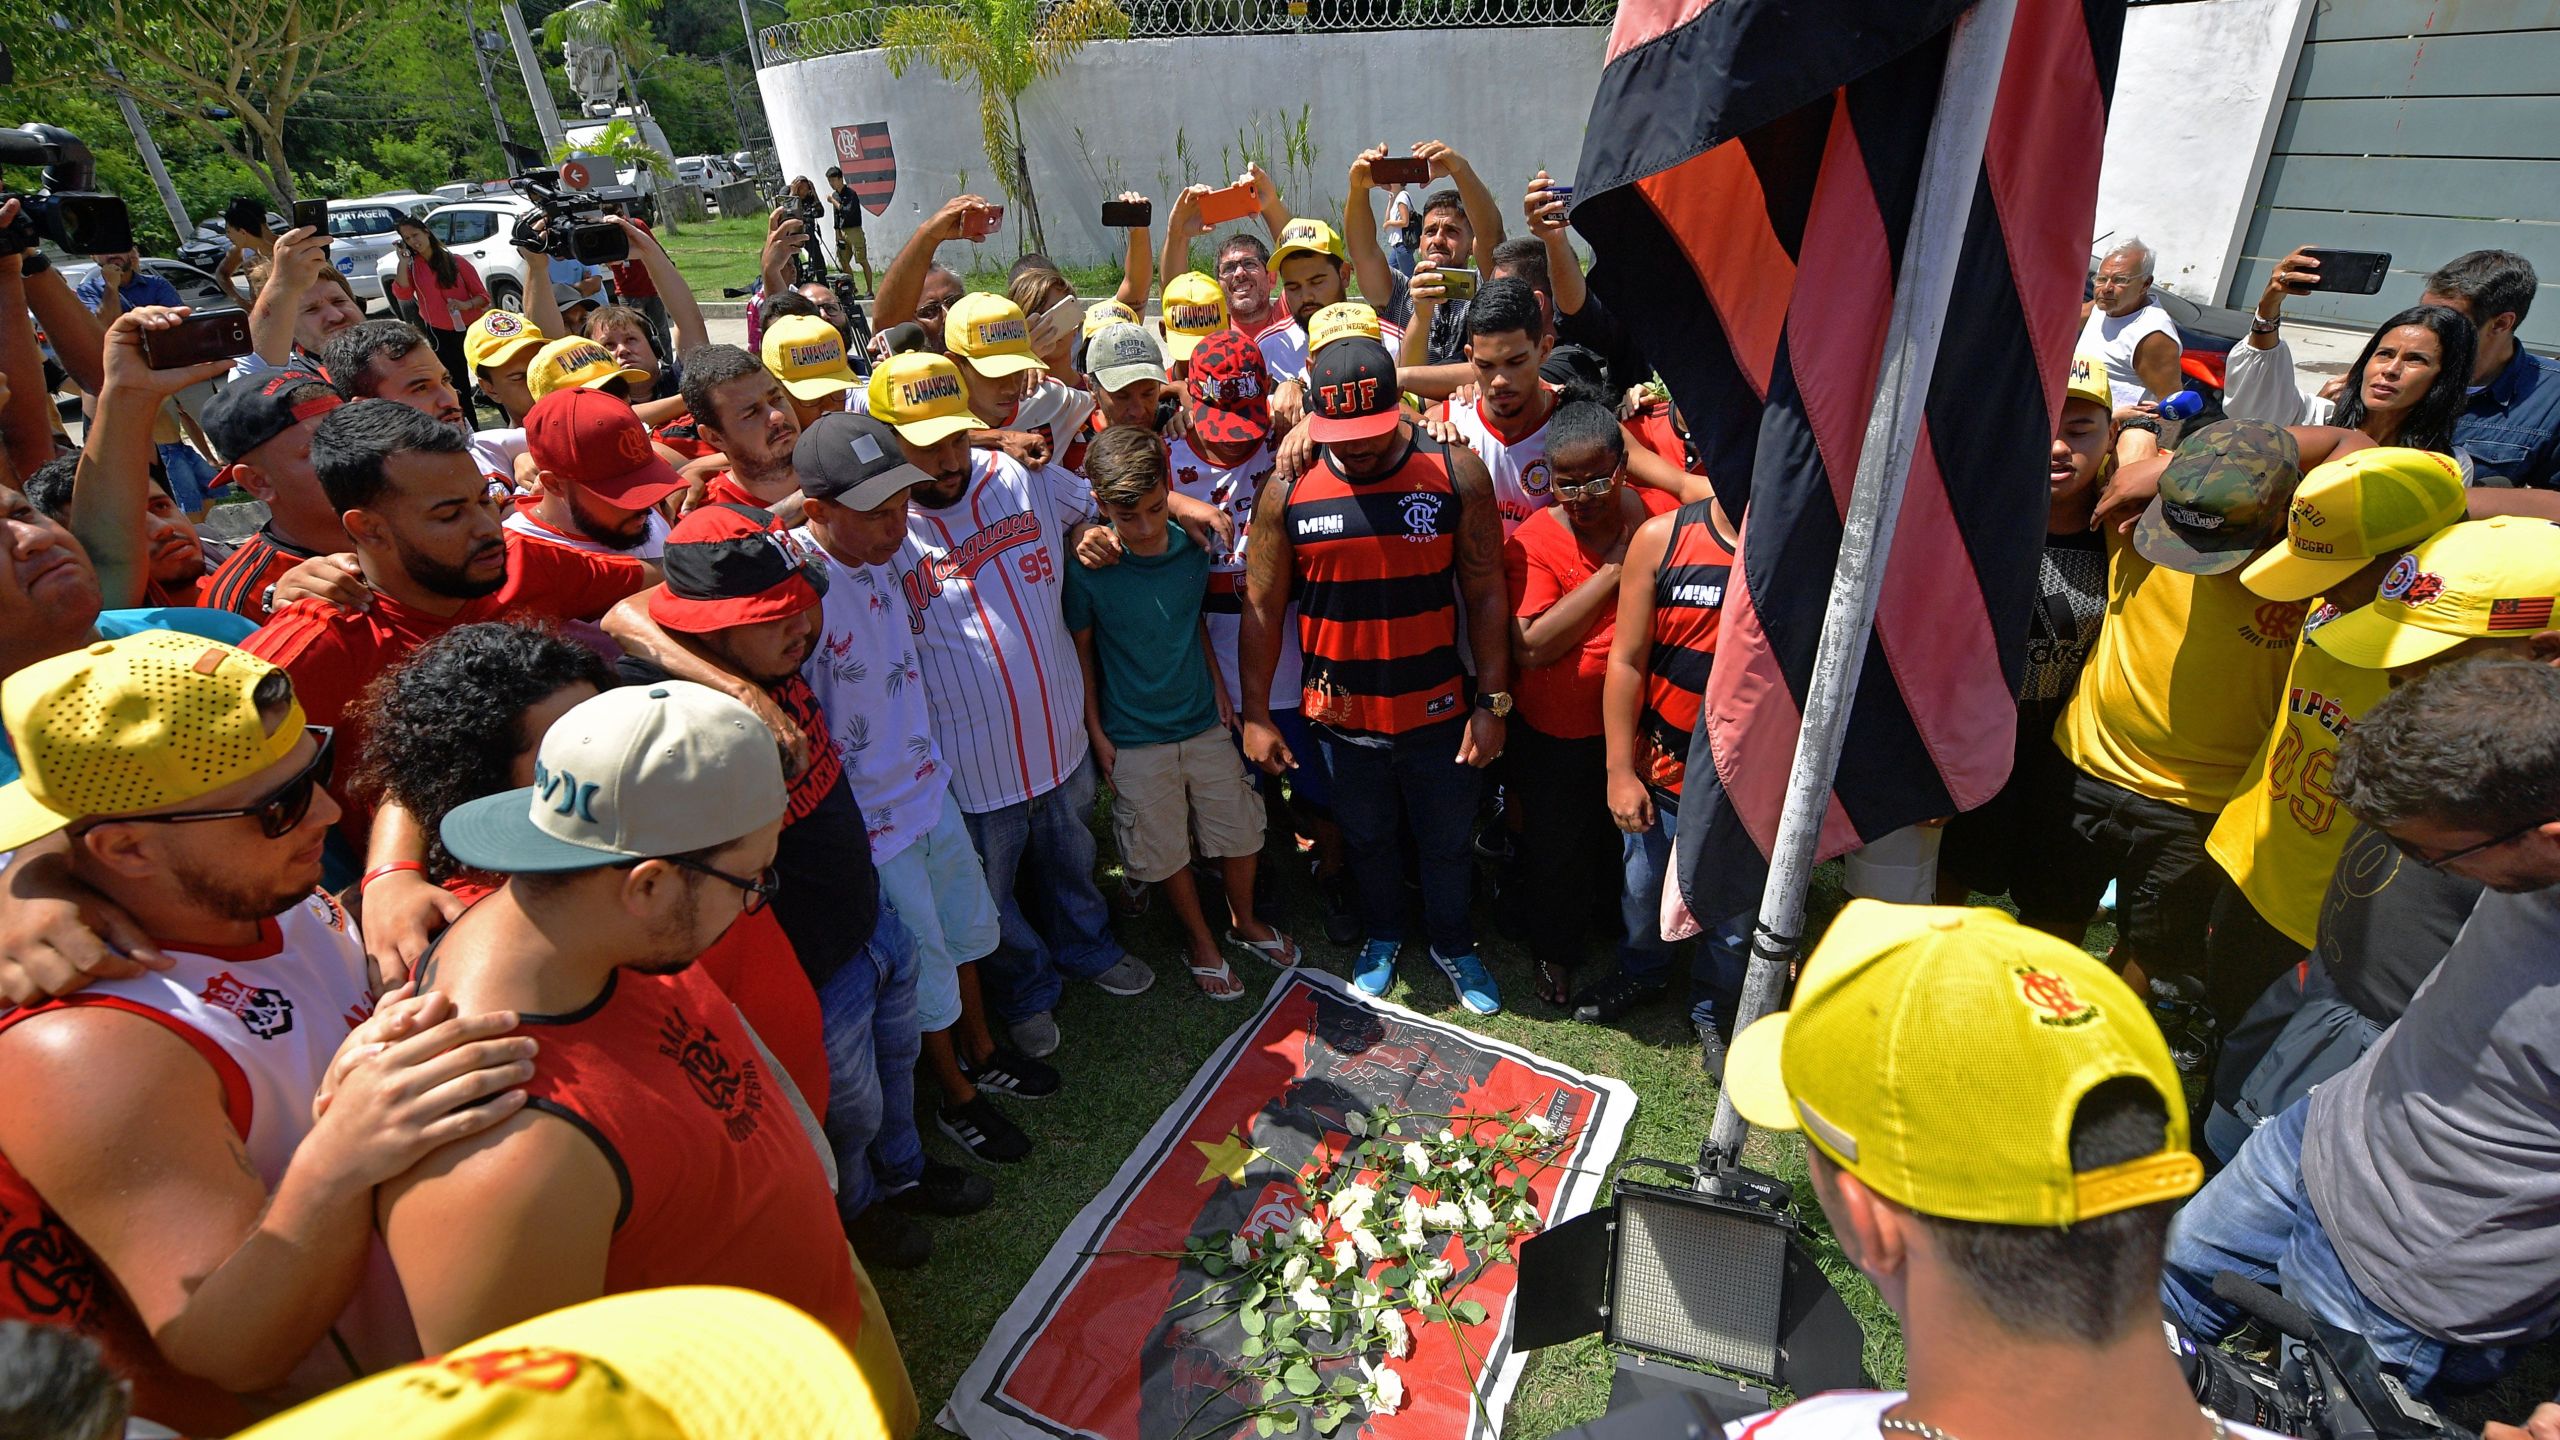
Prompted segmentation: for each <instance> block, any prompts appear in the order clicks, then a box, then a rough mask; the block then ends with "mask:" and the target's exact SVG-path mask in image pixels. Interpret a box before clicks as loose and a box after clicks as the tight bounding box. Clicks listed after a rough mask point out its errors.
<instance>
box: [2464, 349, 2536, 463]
mask: <svg viewBox="0 0 2560 1440" xmlns="http://www.w3.org/2000/svg"><path fill="white" fill-rule="evenodd" d="M2453 441H2454V444H2455V445H2457V446H2459V447H2460V448H2461V449H2463V450H2465V451H2467V452H2469V454H2470V456H2471V464H2472V468H2473V470H2474V472H2475V473H2476V474H2477V476H2478V481H2479V483H2480V484H2483V485H2512V486H2519V487H2531V488H2534V489H2540V490H2551V489H2560V365H2554V364H2553V363H2552V362H2550V361H2548V360H2544V359H2541V358H2539V357H2538V356H2535V355H2533V354H2531V353H2529V352H2527V351H2524V350H2518V351H2516V353H2515V358H2514V359H2512V360H2510V361H2508V362H2507V368H2506V369H2504V370H2501V371H2499V372H2498V378H2497V379H2496V380H2494V381H2492V382H2490V384H2489V385H2488V386H2487V387H2486V388H2485V389H2482V390H2481V391H2480V392H2479V393H2477V394H2475V395H2473V396H2472V397H2471V402H2470V404H2469V405H2468V406H2466V407H2465V408H2464V409H2463V412H2462V417H2461V418H2460V419H2458V420H2456V421H2455V422H2454V425H2453Z"/></svg>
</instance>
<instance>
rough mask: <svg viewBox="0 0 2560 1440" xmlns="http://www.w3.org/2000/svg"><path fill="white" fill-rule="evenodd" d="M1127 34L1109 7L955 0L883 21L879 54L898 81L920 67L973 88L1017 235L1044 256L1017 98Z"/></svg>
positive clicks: (1091, 2) (1124, 19)
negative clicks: (1096, 46)
mask: <svg viewBox="0 0 2560 1440" xmlns="http://www.w3.org/2000/svg"><path fill="white" fill-rule="evenodd" d="M1128 33H1129V16H1128V12H1126V11H1124V10H1122V9H1121V8H1120V7H1119V5H1118V4H1117V3H1115V0H1059V3H1057V4H1055V5H1054V6H1051V7H1049V8H1047V9H1045V10H1044V9H1043V7H1042V4H1041V0H958V3H956V4H951V5H930V6H927V5H901V6H899V7H897V8H896V9H893V10H891V11H889V12H888V14H887V15H886V16H884V17H883V18H882V20H881V25H880V48H881V51H882V53H883V55H885V56H886V58H887V59H888V62H889V73H890V74H891V75H898V76H903V75H904V74H906V72H907V67H908V66H910V65H914V64H917V63H919V62H921V63H923V64H927V65H930V66H932V67H933V68H934V69H935V70H936V71H939V72H940V73H941V75H942V78H943V79H945V80H949V81H953V82H955V83H956V82H959V81H964V80H974V81H976V82H977V86H978V120H979V123H980V124H981V125H982V126H984V127H985V131H986V147H987V160H988V162H989V163H990V164H992V165H994V166H995V171H996V179H997V183H998V184H1000V185H1002V186H1003V187H1004V192H1005V193H1006V194H1007V195H1010V196H1012V197H1013V202H1014V204H1015V205H1016V206H1017V207H1018V208H1019V209H1020V210H1021V212H1022V228H1021V229H1020V230H1019V231H1018V232H1017V233H1019V234H1020V235H1021V236H1023V238H1024V239H1026V240H1028V241H1029V242H1030V245H1031V248H1032V249H1034V250H1047V249H1048V248H1049V240H1048V236H1047V235H1046V234H1045V233H1043V232H1042V230H1041V228H1040V202H1039V200H1038V199H1037V198H1036V197H1035V196H1034V195H1033V194H1032V190H1031V162H1030V157H1029V156H1027V155H1026V154H1024V153H1023V146H1022V92H1023V91H1025V90H1028V89H1030V88H1031V83H1032V82H1033V81H1035V80H1045V79H1047V78H1048V77H1050V76H1052V75H1055V74H1057V73H1058V71H1059V70H1060V69H1061V68H1062V67H1063V66H1065V64H1066V63H1067V58H1068V57H1069V56H1071V55H1073V54H1075V53H1076V52H1077V51H1078V50H1081V49H1083V48H1084V47H1085V46H1086V45H1088V44H1090V43H1092V42H1093V41H1096V40H1107V39H1108V40H1116V39H1120V38H1122V37H1125V36H1126V35H1127V34H1128Z"/></svg>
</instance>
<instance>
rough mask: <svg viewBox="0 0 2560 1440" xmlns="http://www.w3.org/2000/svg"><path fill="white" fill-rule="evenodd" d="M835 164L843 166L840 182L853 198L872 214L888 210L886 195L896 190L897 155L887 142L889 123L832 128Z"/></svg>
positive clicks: (868, 123)
mask: <svg viewBox="0 0 2560 1440" xmlns="http://www.w3.org/2000/svg"><path fill="white" fill-rule="evenodd" d="M835 142H836V163H837V164H838V165H841V166H843V167H844V183H845V184H847V185H849V186H852V187H853V198H855V199H856V200H859V201H861V202H862V208H863V209H865V210H868V211H870V212H871V213H872V214H874V215H886V214H888V213H889V197H890V196H891V195H894V194H896V193H897V189H898V154H897V151H896V150H894V149H892V148H891V147H890V144H889V122H887V121H885V120H879V121H871V122H867V123H864V124H861V125H838V126H836V127H835Z"/></svg>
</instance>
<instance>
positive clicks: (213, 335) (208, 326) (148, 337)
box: [142, 310, 250, 370]
mask: <svg viewBox="0 0 2560 1440" xmlns="http://www.w3.org/2000/svg"><path fill="white" fill-rule="evenodd" d="M249 350H250V344H249V312H248V311H246V310H208V311H206V312H204V313H202V314H199V315H190V316H188V317H187V318H186V319H184V320H181V321H179V322H178V323H177V324H175V325H172V326H170V327H169V328H167V329H165V330H145V331H143V332H142V363H144V364H145V365H148V366H150V367H151V368H152V369H154V370H183V369H185V368H186V367H188V366H190V365H201V364H203V363H205V362H206V361H208V360H228V359H231V358H232V357H234V356H238V355H246V354H248V353H249Z"/></svg>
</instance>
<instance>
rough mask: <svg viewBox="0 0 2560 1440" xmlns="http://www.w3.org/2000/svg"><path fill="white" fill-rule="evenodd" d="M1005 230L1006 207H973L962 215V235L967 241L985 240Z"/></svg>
mask: <svg viewBox="0 0 2560 1440" xmlns="http://www.w3.org/2000/svg"><path fill="white" fill-rule="evenodd" d="M1003 228H1004V207H1003V206H1001V205H972V206H970V207H969V208H968V209H967V210H965V211H963V212H961V215H960V234H961V237H962V238H963V239H967V240H984V239H986V238H987V237H988V236H990V235H993V234H994V233H996V231H998V230H1000V229H1003Z"/></svg>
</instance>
